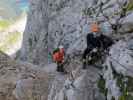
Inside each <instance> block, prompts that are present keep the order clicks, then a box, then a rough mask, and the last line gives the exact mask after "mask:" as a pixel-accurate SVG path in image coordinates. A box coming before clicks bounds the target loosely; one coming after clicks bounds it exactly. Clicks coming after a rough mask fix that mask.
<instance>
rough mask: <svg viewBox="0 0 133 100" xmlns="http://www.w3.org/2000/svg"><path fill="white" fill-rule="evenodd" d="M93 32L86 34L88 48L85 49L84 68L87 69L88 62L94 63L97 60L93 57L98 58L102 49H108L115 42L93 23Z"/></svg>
mask: <svg viewBox="0 0 133 100" xmlns="http://www.w3.org/2000/svg"><path fill="white" fill-rule="evenodd" d="M91 31H92V33H88V34H87V36H86V40H87V41H86V42H87V48H86V49H85V50H84V53H83V56H82V59H83V69H86V64H87V63H88V61H89V64H93V63H94V62H95V61H93V60H94V59H92V57H93V58H94V57H95V58H96V59H98V58H99V57H100V56H99V54H100V52H101V50H102V51H104V50H107V49H108V47H110V46H111V45H112V44H113V40H112V39H111V38H110V37H108V36H106V35H103V34H101V33H100V32H99V28H98V26H96V25H92V29H91Z"/></svg>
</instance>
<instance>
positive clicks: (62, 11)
mask: <svg viewBox="0 0 133 100" xmlns="http://www.w3.org/2000/svg"><path fill="white" fill-rule="evenodd" d="M92 1H93V0H63V1H62V0H38V1H36V0H32V1H31V5H30V12H29V14H28V22H27V26H26V29H25V32H24V39H23V46H22V49H21V58H22V59H23V60H28V61H31V62H32V63H34V64H41V65H44V64H46V63H48V61H49V59H48V57H49V54H50V53H51V52H52V50H53V48H55V47H57V46H58V45H59V44H62V45H64V46H65V49H66V50H67V49H68V48H69V47H70V46H72V45H73V44H75V42H76V41H77V40H79V41H81V42H82V41H83V40H85V39H84V36H85V34H86V33H88V32H89V26H88V21H89V20H87V18H86V17H84V16H82V13H83V11H82V10H83V9H84V8H86V7H88V5H91V2H92ZM70 44H71V45H70ZM77 46H80V44H77ZM77 46H76V47H77ZM82 46H83V45H82ZM81 48H84V47H81Z"/></svg>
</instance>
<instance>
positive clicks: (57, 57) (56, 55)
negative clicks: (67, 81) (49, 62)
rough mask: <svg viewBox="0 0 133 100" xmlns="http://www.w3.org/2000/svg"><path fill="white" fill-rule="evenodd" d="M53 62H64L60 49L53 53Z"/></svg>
mask: <svg viewBox="0 0 133 100" xmlns="http://www.w3.org/2000/svg"><path fill="white" fill-rule="evenodd" d="M53 60H54V61H55V62H62V61H63V60H64V49H60V50H59V51H58V52H56V53H54V54H53Z"/></svg>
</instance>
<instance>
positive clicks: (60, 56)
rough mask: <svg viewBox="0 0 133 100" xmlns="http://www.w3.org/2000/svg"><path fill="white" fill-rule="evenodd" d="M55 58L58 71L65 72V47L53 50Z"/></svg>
mask: <svg viewBox="0 0 133 100" xmlns="http://www.w3.org/2000/svg"><path fill="white" fill-rule="evenodd" d="M53 60H54V62H56V63H57V71H58V72H64V67H63V63H64V48H63V46H59V48H56V49H55V50H54V51H53Z"/></svg>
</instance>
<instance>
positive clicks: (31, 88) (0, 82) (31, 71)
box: [0, 53, 50, 100]
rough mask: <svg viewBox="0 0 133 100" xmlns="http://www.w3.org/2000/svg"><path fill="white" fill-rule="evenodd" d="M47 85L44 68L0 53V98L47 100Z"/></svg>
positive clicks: (48, 80)
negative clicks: (20, 61) (18, 61)
mask: <svg viewBox="0 0 133 100" xmlns="http://www.w3.org/2000/svg"><path fill="white" fill-rule="evenodd" d="M49 85H50V77H48V74H47V73H46V72H45V71H44V70H42V69H39V68H38V67H35V66H33V65H32V64H26V63H25V64H24V63H17V62H16V61H14V60H12V59H10V58H9V57H8V56H7V55H5V54H3V53H0V100H35V99H37V100H47V97H48V93H49V92H48V91H49ZM40 98H41V99H40Z"/></svg>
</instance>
